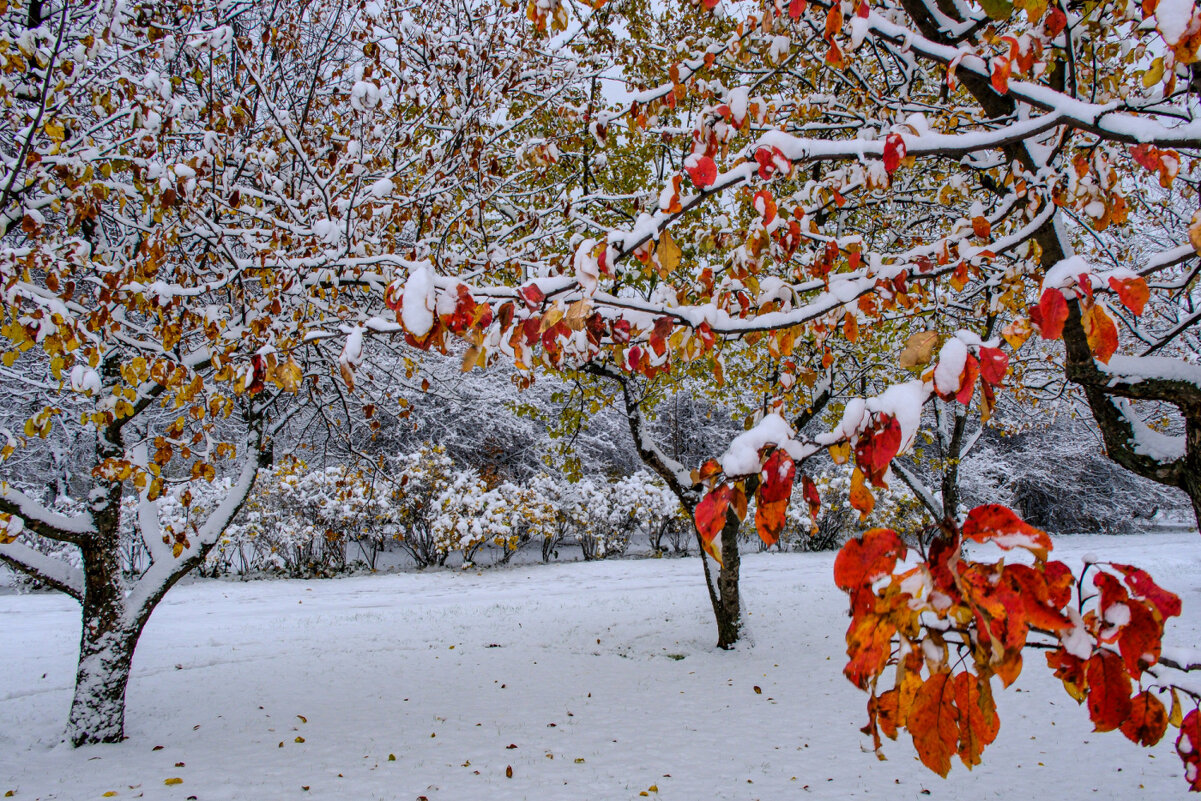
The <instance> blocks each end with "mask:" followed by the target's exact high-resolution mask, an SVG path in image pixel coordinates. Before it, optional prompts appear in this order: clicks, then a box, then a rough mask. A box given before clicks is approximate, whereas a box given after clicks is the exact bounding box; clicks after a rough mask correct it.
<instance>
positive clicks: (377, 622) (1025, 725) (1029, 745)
mask: <svg viewBox="0 0 1201 801" xmlns="http://www.w3.org/2000/svg"><path fill="white" fill-rule="evenodd" d="M1057 545H1058V547H1057V551H1056V553H1057V555H1059V556H1060V557H1061V558H1065V559H1066V560H1067V561H1069V562H1070V563H1073V564H1078V563H1079V559H1080V557H1081V556H1082V555H1083V554H1085V553H1088V552H1092V553H1094V554H1096V555H1097V556H1098V557H1099V558H1101V559H1113V560H1116V561H1129V562H1137V563H1138V564H1140V565H1142V566H1144V567H1146V568H1148V569H1149V570H1151V572H1152V574H1153V575H1154V576H1155V577H1156V578H1157V579H1159V580H1160V581H1161V583H1162V584H1163V585H1164V586H1166V587H1168V588H1169V589H1172V590H1174V591H1175V592H1178V593H1180V594H1181V596H1182V597H1183V599H1184V606H1185V617H1186V618H1191V619H1190V620H1188V621H1187V622H1184V623H1181V622H1176V623H1174V624H1172V625H1171V626H1170V628H1169V635H1168V636H1169V640H1170V641H1171V643H1172V644H1176V645H1183V646H1193V645H1195V644H1196V643H1198V642H1201V636H1198V635H1199V634H1201V537H1199V536H1198V535H1197V534H1196V533H1179V534H1159V535H1153V536H1142V537H1125V538H1113V537H1095V536H1087V537H1083V536H1082V537H1068V538H1061V539H1060V540H1059V541H1058V543H1057ZM832 562H833V555H832V554H821V555H814V554H783V555H768V554H763V555H754V556H748V557H746V559H745V561H744V562H743V571H744V572H743V576H744V578H743V585H744V595H745V599H746V602H747V608H748V609H749V611H750V615H749V617H748V623H749V632H750V635H751V638H752V639H753V643H752V644H748V645H746V646H744V647H742V648H741V649H739V650H738V651H735V652H730V653H727V652H721V651H717V650H716V649H714V648H713V642H714V639H715V633H714V630H713V624H712V622H711V616H710V611H709V609H708V601H707V598H706V595H705V590H704V586H703V579H702V577H701V565H700V562H699V561H698V560H697V559H696V558H690V559H664V560H651V559H647V560H617V561H609V562H601V563H589V564H583V563H577V564H568V565H550V566H522V567H516V568H510V569H496V570H487V571H483V572H482V574H477V573H475V572H450V571H431V572H427V573H421V574H418V573H403V574H393V575H380V576H364V577H356V578H346V579H339V580H329V581H259V582H249V583H237V582H216V581H206V582H199V583H195V584H192V585H189V586H184V587H180V588H178V589H176V590H174V591H172V592H171V593H170V594H169V595H168V597H167V600H166V601H165V602H164V603H163V604H162V606H160V608H159V609H158V611H157V612H156V613H155V615H154V617H153V618H152V620H151V622H150V624H149V626H148V627H147V630H146V632H145V635H144V636H143V638H142V642H141V645H140V646H139V649H138V653H137V657H136V659H135V663H134V675H133V680H132V682H131V685H130V689H129V697H128V713H127V733H128V735H129V739H128V740H127V741H126V742H124V743H123V744H121V745H117V746H94V747H90V748H84V749H80V750H74V749H71V748H69V747H67V746H64V745H62V744H61V743H60V742H59V739H60V736H61V733H62V730H63V726H64V723H65V720H66V714H67V706H68V703H69V701H70V688H71V680H72V671H73V665H74V656H75V650H76V645H77V640H78V636H79V618H78V613H77V610H76V607H75V605H74V604H73V603H72V602H70V601H68V600H67V599H65V598H60V597H56V596H51V595H34V596H18V595H4V596H0V621H2V622H0V796H3V795H4V794H5V793H6V792H7V791H10V790H11V791H13V797H14V798H17V799H51V798H54V799H71V800H72V801H74V800H75V799H93V798H101V797H103V796H104V795H105V794H106V793H116V796H115V797H116V798H131V797H145V798H164V799H180V800H181V801H183V800H184V799H188V798H196V799H198V801H218V799H247V800H254V801H260V800H262V801H265V800H266V799H297V798H304V797H312V798H320V799H353V800H354V801H359V800H360V799H362V800H364V801H366V799H407V800H409V801H412V800H413V799H418V798H420V797H422V796H425V797H427V798H428V799H430V800H431V801H433V800H434V799H518V798H529V799H560V798H561V799H627V798H638V797H640V796H641V794H643V793H646V794H648V795H649V797H651V798H661V799H687V800H688V801H693V800H695V799H748V800H749V799H772V800H773V801H774V800H775V799H786V798H789V799H791V798H809V797H812V798H829V799H835V798H838V799H841V798H885V797H887V798H925V797H930V798H944V799H965V798H973V799H978V798H1015V799H1020V798H1055V799H1057V800H1059V801H1066V800H1068V799H1085V798H1089V799H1092V798H1104V799H1109V798H1147V799H1160V798H1184V797H1186V793H1185V784H1184V781H1183V780H1182V778H1181V774H1182V770H1181V766H1180V762H1179V760H1178V759H1177V757H1176V755H1175V753H1174V751H1173V748H1172V745H1171V742H1170V741H1168V740H1165V741H1164V742H1163V743H1161V744H1160V745H1159V746H1158V747H1156V748H1154V749H1150V750H1144V749H1140V748H1138V747H1136V746H1134V745H1133V744H1131V743H1129V742H1128V741H1126V740H1125V738H1123V737H1122V736H1121V735H1120V734H1118V733H1109V734H1094V733H1092V732H1091V731H1090V730H1091V728H1092V727H1091V724H1089V723H1088V720H1087V715H1086V713H1085V711H1084V710H1082V709H1079V708H1077V706H1076V704H1075V702H1073V701H1072V700H1071V699H1070V698H1069V697H1068V696H1067V695H1066V693H1064V691H1063V689H1062V686H1061V685H1059V683H1058V681H1056V680H1055V679H1054V678H1053V677H1052V676H1051V675H1050V673H1049V671H1047V670H1046V669H1045V667H1044V666H1043V665H1042V660H1041V658H1040V657H1039V656H1038V655H1037V654H1032V655H1031V657H1030V659H1029V660H1028V669H1027V672H1026V675H1024V676H1023V678H1022V679H1021V681H1020V682H1019V683H1018V685H1016V687H1015V688H1011V689H1010V690H1008V691H1005V692H998V705H999V707H1000V715H1001V722H1002V725H1001V734H1000V737H999V738H998V740H997V742H996V743H995V744H994V745H993V746H992V747H990V748H989V749H988V750H987V751H986V752H985V755H984V760H985V763H984V765H983V766H981V767H978V768H977V769H976V770H975V771H972V772H969V771H967V770H966V769H964V768H963V766H962V765H961V764H960V763H958V762H956V763H955V767H954V768H953V769H952V772H951V775H950V777H949V779H948V780H946V781H944V780H942V779H939V778H938V777H937V776H936V775H934V774H931V773H929V772H928V771H926V770H925V768H923V767H922V766H921V765H920V764H919V763H918V762H917V761H916V758H915V756H914V752H913V749H912V747H911V746H910V745H909V744H908V743H907V742H906V741H905V737H904V735H902V740H901V741H898V742H896V743H887V744H886V745H887V748H886V752H887V756H888V761H884V762H881V761H877V760H876V758H875V757H874V756H873V755H872V754H871V753H870V750H869V751H864V750H862V746H863V745H864V742H865V739H864V737H863V736H862V735H861V734H860V733H859V731H858V729H859V727H860V726H861V725H862V724H863V723H864V720H865V709H864V696H863V695H862V694H860V693H859V692H858V691H857V690H855V688H854V687H852V686H851V685H850V684H849V683H848V682H847V681H846V680H845V679H844V678H843V677H842V673H841V669H842V665H843V662H844V657H843V648H844V644H843V633H844V630H845V625H846V616H845V611H846V601H845V596H844V595H843V594H842V593H841V592H839V591H838V590H837V589H836V588H835V587H834V585H833V582H832V579H831V565H832ZM760 691H761V692H760ZM510 768H511V777H510V776H509V769H510ZM172 778H179V779H182V781H181V782H180V783H177V784H172V785H167V784H164V781H165V780H167V779H172ZM110 797H113V796H110Z"/></svg>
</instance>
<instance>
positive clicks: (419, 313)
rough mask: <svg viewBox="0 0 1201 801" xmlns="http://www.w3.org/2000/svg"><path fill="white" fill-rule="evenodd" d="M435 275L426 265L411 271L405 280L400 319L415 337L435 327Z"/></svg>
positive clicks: (421, 335) (423, 334)
mask: <svg viewBox="0 0 1201 801" xmlns="http://www.w3.org/2000/svg"><path fill="white" fill-rule="evenodd" d="M435 295H436V293H435V289H434V277H433V275H431V274H430V271H429V268H428V267H426V266H425V265H422V266H420V267H418V268H417V269H416V270H413V272H411V273H409V278H408V280H407V281H405V286H404V294H403V295H402V297H403V298H404V307H403V308H402V309H401V312H400V321H401V323H403V324H404V327H405V330H406V331H408V332H409V333H410V334H412V335H413V336H415V337H423V336H425V335H426V334H428V333H429V332H430V329H431V328H433V327H434V305H435V303H436V300H435Z"/></svg>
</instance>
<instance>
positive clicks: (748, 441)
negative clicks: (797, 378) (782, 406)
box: [719, 413, 792, 476]
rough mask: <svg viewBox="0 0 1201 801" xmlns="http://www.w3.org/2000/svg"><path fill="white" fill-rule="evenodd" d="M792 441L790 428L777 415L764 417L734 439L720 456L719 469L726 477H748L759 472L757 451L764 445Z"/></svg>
mask: <svg viewBox="0 0 1201 801" xmlns="http://www.w3.org/2000/svg"><path fill="white" fill-rule="evenodd" d="M790 439H792V426H790V425H788V423H787V421H785V420H784V418H783V417H781V416H780V415H778V414H775V413H772V414H768V415H764V417H763V419H762V420H760V421H759V423H758V424H757V425H756V426H755V427H754V428H752V429H750V430H749V431H744V432H742V433H741V434H739V435H738V436H737V437H735V438H734V441H733V442H731V443H730V447H729V448H727V449H726V452H725V453H724V454H722V457H721V459H720V460H719V461H720V462H721V469H722V472H724V473H725V474H726V475H727V476H749V475H751V474H752V473H757V472H759V451H760V450H762V449H763V446H765V445H782V444H784V443H786V442H788V441H789V440H790Z"/></svg>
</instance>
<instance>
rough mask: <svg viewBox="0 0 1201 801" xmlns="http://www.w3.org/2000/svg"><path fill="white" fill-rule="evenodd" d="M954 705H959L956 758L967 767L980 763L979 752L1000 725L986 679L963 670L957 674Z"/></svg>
mask: <svg viewBox="0 0 1201 801" xmlns="http://www.w3.org/2000/svg"><path fill="white" fill-rule="evenodd" d="M955 706H957V707H959V758H960V759H961V760H962V761H963V764H964V765H967V766H968V768H969V769H970V768H971V767H972V766H973V765H979V764H980V754H981V752H982V751H984V747H985V746H986V745H988V744H989V743H991V742H992V741H993V740H995V739H996V738H997V732H998V731H999V730H1000V728H1001V720H1000V718H998V717H997V706H996V704H995V703H994V702H993V697H992V688H990V687H989V686H988V679H986V678H981V677H978V676H974V675H972V674H971V673H968V672H966V671H965V672H963V673H960V674H958V675H956V676H955Z"/></svg>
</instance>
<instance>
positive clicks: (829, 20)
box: [822, 3, 842, 42]
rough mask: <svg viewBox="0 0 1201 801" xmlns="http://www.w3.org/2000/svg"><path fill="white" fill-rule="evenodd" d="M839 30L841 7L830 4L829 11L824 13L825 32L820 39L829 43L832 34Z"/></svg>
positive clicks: (840, 26)
mask: <svg viewBox="0 0 1201 801" xmlns="http://www.w3.org/2000/svg"><path fill="white" fill-rule="evenodd" d="M840 30H842V5H841V4H840V3H831V4H830V10H829V11H828V12H826V31H825V34H824V35H823V36H822V38H823V39H825V40H826V41H827V42H830V41H831V40H832V39H833V37H834V34H836V33H838V32H839V31H840Z"/></svg>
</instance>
